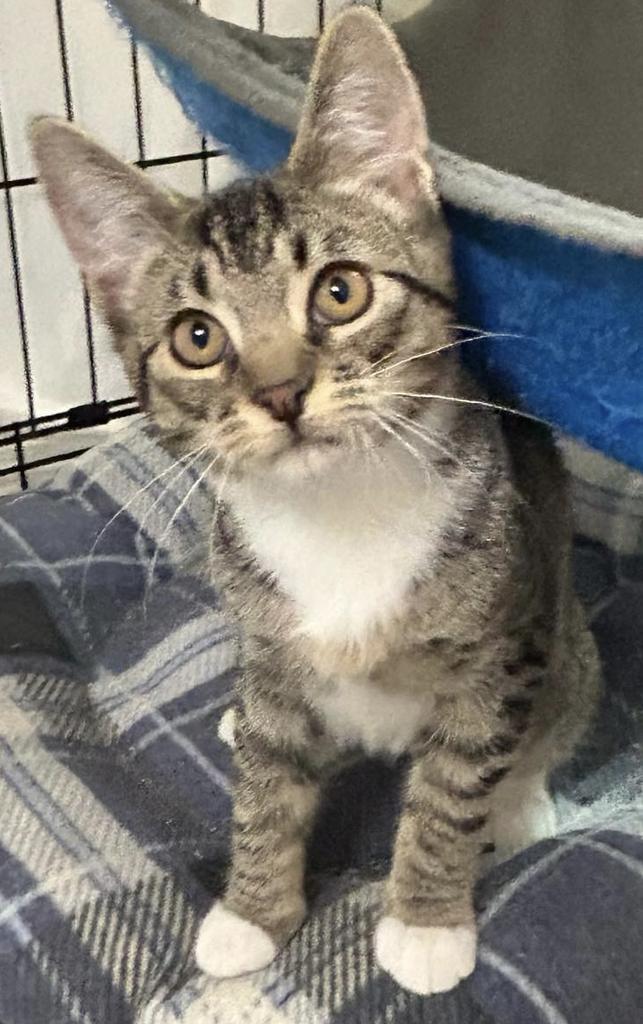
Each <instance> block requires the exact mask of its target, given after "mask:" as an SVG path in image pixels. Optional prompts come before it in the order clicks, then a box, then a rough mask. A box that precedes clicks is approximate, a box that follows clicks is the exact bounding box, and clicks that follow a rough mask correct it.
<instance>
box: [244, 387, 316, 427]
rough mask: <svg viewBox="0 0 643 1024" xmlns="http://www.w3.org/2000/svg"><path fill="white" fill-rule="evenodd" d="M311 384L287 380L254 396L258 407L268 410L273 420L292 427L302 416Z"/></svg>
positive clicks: (263, 389)
mask: <svg viewBox="0 0 643 1024" xmlns="http://www.w3.org/2000/svg"><path fill="white" fill-rule="evenodd" d="M309 390H310V383H308V384H302V382H301V381H300V380H286V381H283V383H282V384H273V385H272V386H271V387H269V388H260V389H259V391H255V393H254V395H253V396H252V400H253V402H255V404H256V405H261V406H262V407H263V408H264V409H267V410H268V412H269V413H270V415H271V416H272V417H273V419H276V420H281V421H282V422H283V423H288V424H290V426H292V425H293V424H294V423H295V422H296V420H298V419H299V417H300V416H301V414H302V411H303V408H304V402H305V400H306V395H307V394H308V391H309Z"/></svg>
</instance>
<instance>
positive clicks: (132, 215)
mask: <svg viewBox="0 0 643 1024" xmlns="http://www.w3.org/2000/svg"><path fill="white" fill-rule="evenodd" d="M31 141H32V146H33V151H34V156H35V160H36V164H37V166H38V173H39V177H40V180H41V181H42V183H43V184H44V187H45V191H46V193H47V198H48V200H49V203H50V205H51V207H52V209H53V211H54V214H55V216H56V219H57V221H58V224H59V225H60V228H61V230H62V232H63V235H64V236H65V240H66V242H67V245H68V246H69V248H70V250H71V252H72V255H73V256H74V257H75V259H76V261H77V263H78V264H79V266H80V269H81V270H82V272H83V274H84V275H85V276H86V278H87V280H88V283H89V285H90V287H91V288H92V290H93V291H94V293H95V294H97V297H98V298H99V299H100V300H101V303H102V305H103V306H104V308H105V310H106V312H107V313H108V315H111V314H116V313H118V312H119V311H125V310H126V309H127V307H128V302H129V298H130V294H129V293H130V291H131V289H132V288H133V286H134V284H135V280H136V275H137V270H138V269H139V268H140V267H142V266H144V265H145V264H146V262H147V261H148V260H149V259H150V258H151V257H152V256H153V255H154V254H155V253H156V252H158V251H159V250H161V249H163V248H164V247H167V246H168V245H171V244H172V237H171V236H172V230H173V227H174V226H175V224H176V223H177V220H178V215H179V212H180V201H179V199H178V198H177V197H175V196H174V195H173V194H171V193H169V192H165V191H164V190H162V189H159V188H157V187H156V186H155V185H154V183H153V182H152V181H150V179H149V178H148V177H147V176H146V175H145V174H143V172H142V171H139V170H138V168H135V167H131V166H130V165H129V164H127V163H124V162H123V161H122V160H119V159H118V158H117V157H115V156H113V155H112V154H111V153H109V152H108V151H107V150H106V149H103V147H102V146H99V145H98V144H97V143H96V142H94V141H93V139H90V138H89V136H88V135H85V133H84V132H82V131H80V130H79V129H78V128H76V127H75V126H73V125H70V124H68V123H67V122H66V121H63V120H61V119H59V118H53V117H39V118H37V119H36V120H35V121H34V122H33V123H32V126H31Z"/></svg>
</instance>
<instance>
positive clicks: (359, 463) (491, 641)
mask: <svg viewBox="0 0 643 1024" xmlns="http://www.w3.org/2000/svg"><path fill="white" fill-rule="evenodd" d="M33 139H34V147H35V152H36V158H37V161H38V165H39V168H40V172H41V175H42V179H43V181H44V183H45V187H46V190H47V194H48V196H49V200H50V202H51V204H52V206H53V209H54V211H55V213H56V215H57V217H58V220H59V222H60V225H61V227H62V230H63V232H64V234H65V236H66V239H67V242H68V244H69V246H70V248H71V250H72V252H73V253H74V255H75V257H76V259H77V260H78V262H79V264H80V266H81V268H82V270H83V272H84V274H85V275H86V278H87V280H88V282H89V284H90V286H91V288H92V291H93V294H94V295H95V297H96V298H97V300H98V301H99V302H100V303H101V305H102V308H103V309H104V311H105V314H106V316H107V318H108V320H109V323H110V324H111V326H112V328H113V333H114V337H115V342H116V346H117V348H118V350H119V351H120V352H121V353H122V356H123V359H124V361H125V365H126V367H127V369H128V371H129V374H130V376H131V379H132V381H133V383H134V385H135V386H136V389H137V392H138V395H139V398H140V401H141V404H142V405H143V407H144V408H145V409H146V410H147V413H148V415H149V416H150V417H151V418H152V419H153V420H154V422H155V423H156V425H157V426H158V428H159V430H160V433H161V436H162V437H163V438H164V441H165V443H166V445H167V446H168V448H170V449H171V450H172V451H173V452H175V453H177V454H179V455H181V456H187V455H188V453H194V455H190V456H189V457H190V458H196V457H197V453H198V452H205V453H206V454H205V458H206V459H207V463H206V465H210V464H211V468H210V469H209V470H208V472H209V474H210V479H211V481H212V484H213V491H215V492H218V495H219V499H218V507H217V515H216V525H215V527H214V530H215V534H214V536H213V538H212V547H213V560H214V568H213V572H214V578H215V579H216V581H217V584H218V586H219V588H220V589H221V591H222V592H223V593H224V595H225V597H226V599H227V602H228V604H229V607H230V609H231V610H232V611H233V613H234V614H235V615H236V616H237V617H238V620H239V621H240V623H241V625H242V628H243V633H244V636H245V650H244V668H243V674H242V678H241V680H240V682H239V688H238V707H237V710H236V719H235V721H234V723H233V730H234V740H235V746H236V750H235V760H236V767H237V773H238V778H237V782H236V791H235V805H234V835H233V841H232V866H231V870H230V875H229V879H228V884H227V890H226V893H225V896H224V898H223V900H222V901H221V902H219V903H217V904H216V905H215V906H214V907H213V909H212V910H211V911H210V913H209V914H208V916H207V917H206V919H205V921H204V922H203V925H202V928H201V931H200V934H199V938H198V942H197V948H196V957H197V961H198V963H199V965H200V966H201V968H202V969H203V970H204V971H207V972H208V973H209V974H212V975H214V976H215V977H219V978H222V977H228V976H233V975H238V974H243V973H244V972H247V971H252V970H255V969H258V968H261V967H264V966H265V965H266V964H268V963H269V962H270V961H271V960H272V959H273V957H274V956H275V954H276V953H277V951H278V949H279V948H280V947H281V946H283V945H284V943H286V942H287V940H288V939H289V937H290V936H291V935H292V934H293V932H294V931H295V930H296V929H297V928H299V926H300V925H301V923H302V920H303V918H304V915H305V904H304V895H303V875H304V854H305V845H306V839H307V836H308V834H309V832H310V829H311V826H312V823H313V819H314V815H315V810H316V808H317V805H318V801H319V795H320V788H321V787H322V785H323V784H324V782H325V780H326V779H327V778H328V776H329V774H330V773H331V772H332V770H333V767H334V766H335V765H336V764H337V763H338V759H339V756H340V754H341V753H342V752H343V751H348V750H350V749H352V748H356V747H359V748H362V749H363V750H365V751H368V752H370V753H376V752H378V753H388V754H392V755H398V754H401V753H403V752H407V753H409V754H410V755H411V761H412V763H411V768H410V770H409V775H408V785H407V788H406V799H405V803H404V809H403V811H402V816H401V820H400V823H399V829H398V833H397V840H396V843H395V851H394V857H393V865H392V870H391V874H390V878H389V880H388V885H387V890H386V905H385V913H384V916H383V917H382V919H381V921H380V922H379V924H378V926H377V932H376V935H375V950H376V956H377V960H378V962H379V964H380V965H381V966H382V967H383V968H384V969H385V970H386V971H388V972H390V974H391V975H392V976H393V977H394V978H395V979H397V981H398V982H399V983H400V984H401V985H403V986H404V987H406V988H408V989H410V990H412V991H413V992H418V993H423V994H430V993H433V992H441V991H444V990H446V989H449V988H451V987H452V986H454V985H456V984H457V982H458V981H459V980H460V979H461V978H464V977H466V976H467V975H468V974H469V973H470V972H471V971H472V970H473V966H474V962H475V955H476V927H475V920H474V911H473V901H472V889H473V883H474V879H475V874H476V862H477V859H478V857H479V853H480V850H481V848H482V846H483V843H485V842H489V841H493V842H494V843H495V844H496V848H497V849H498V850H499V851H500V852H501V853H502V854H506V853H508V852H511V851H512V850H515V849H518V848H520V847H521V846H524V845H526V844H528V843H530V842H532V841H534V840H536V839H538V838H539V837H541V836H543V835H546V834H548V833H549V832H550V830H551V827H552V821H551V817H552V812H551V804H550V800H549V797H548V795H547V791H546V778H547V775H548V773H549V771H550V770H551V768H552V766H554V765H555V764H557V763H558V762H559V761H560V760H561V759H562V758H564V757H566V756H568V755H569V753H570V751H571V750H572V749H573V746H574V744H575V743H576V741H577V740H578V738H579V736H580V735H581V733H582V731H583V729H584V728H585V726H586V723H587V721H588V719H589V716H590V713H591V711H592V709H593V706H594V703H595V694H596V687H597V676H598V674H597V662H596V656H595V650H594V645H593V643H592V640H591V638H590V635H589V633H588V632H587V629H586V627H585V625H584V623H583V620H582V616H581V613H580V611H579V607H578V604H577V602H576V599H575V598H574V596H573V593H572V586H571V582H570V525H569V517H568V511H567V500H566V496H565V487H564V480H563V474H562V471H561V468H560V465H559V460H558V457H557V454H556V451H555V449H554V447H553V445H552V443H551V440H550V438H549V436H548V433H547V432H546V431H545V430H544V429H541V428H539V427H534V426H533V425H532V424H530V423H528V424H525V423H523V422H521V421H520V420H518V419H516V418H515V417H514V418H513V421H512V422H504V421H503V419H502V417H501V416H499V415H498V413H497V412H495V411H493V410H492V409H490V408H488V407H487V406H485V405H484V403H483V404H476V403H477V402H479V400H480V392H479V391H478V390H476V387H475V386H474V384H473V383H472V382H471V380H470V379H469V378H468V376H467V375H466V373H465V371H464V370H463V368H462V366H461V365H460V362H459V359H458V349H457V335H455V334H454V333H453V324H454V322H455V316H456V314H455V308H454V297H455V293H454V285H453V278H452V270H451V263H450V256H449V238H448V235H447V231H446V228H445V225H444V221H443V219H442V215H441V212H440V203H439V199H438V194H437V187H436V181H435V177H434V174H433V171H432V169H431V166H430V164H429V163H428V158H427V148H428V139H427V133H426V127H425V114H424V110H423V107H422V102H421V99H420V96H419V93H418V90H417V87H416V85H415V82H414V80H413V78H412V76H411V73H410V72H409V70H408V68H407V65H406V63H405V60H404V57H403V55H402V53H401V51H400V49H399V47H398V45H397V43H396V41H395V38H394V37H393V35H392V34H391V33H390V32H389V31H388V30H387V29H386V28H385V27H384V25H383V24H382V22H381V21H380V20H379V19H378V18H377V17H376V16H375V15H373V14H371V13H369V12H368V11H367V10H365V9H362V8H350V9H349V10H348V11H347V12H345V13H344V14H343V15H340V17H339V18H337V19H336V20H335V21H334V22H333V23H332V25H331V26H330V27H329V28H328V30H327V31H326V33H325V34H324V36H323V39H322V41H321V44H320V46H319V50H318V55H317V60H316V63H315V67H314V71H313V76H312V82H311V85H310V88H309V90H308V95H307V99H306V103H305V109H304V112H303V116H302V119H301V124H300V127H299V131H298V134H297V137H296V140H295V143H294V146H293V149H292V152H291V154H290V157H289V159H288V161H287V163H286V165H285V166H284V167H283V168H281V169H280V170H279V171H278V172H277V173H276V174H275V175H274V176H272V177H270V178H261V179H258V180H253V181H247V180H244V181H239V182H237V183H235V184H233V185H231V186H228V187H227V188H225V189H224V190H223V191H221V192H219V193H217V194H215V195H213V196H211V197H209V198H208V199H206V200H204V201H197V200H188V199H185V198H182V197H179V196H177V195H174V194H169V193H167V192H164V191H161V190H160V189H158V188H157V187H156V186H155V185H153V184H152V182H151V181H150V180H149V179H148V178H146V177H145V176H144V175H143V174H142V173H140V172H139V171H137V170H133V169H131V168H130V167H128V166H126V165H125V164H123V163H121V162H120V161H118V160H116V159H115V158H114V157H112V156H110V155H109V154H108V153H106V152H105V151H104V150H103V149H101V148H99V147H98V146H97V145H95V144H94V143H93V142H92V141H90V140H89V139H88V138H87V137H86V136H85V135H83V134H82V133H81V132H79V131H78V130H77V129H75V128H73V127H71V126H69V125H68V124H66V123H62V122H60V121H57V120H52V119H41V120H39V121H37V122H36V124H35V126H34V129H33ZM445 396H447V397H445ZM448 396H451V397H448ZM211 460H214V461H211ZM227 724H228V726H229V725H230V724H231V723H230V722H228V723H227Z"/></svg>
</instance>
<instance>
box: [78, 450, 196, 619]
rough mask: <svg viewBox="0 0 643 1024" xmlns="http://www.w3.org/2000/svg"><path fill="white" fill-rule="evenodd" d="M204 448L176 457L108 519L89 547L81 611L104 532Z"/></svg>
mask: <svg viewBox="0 0 643 1024" xmlns="http://www.w3.org/2000/svg"><path fill="white" fill-rule="evenodd" d="M203 448H205V445H203V446H202V447H201V448H196V449H194V450H193V451H191V452H187V454H186V455H182V456H181V457H180V458H179V459H175V460H174V462H173V463H172V464H171V465H170V466H167V467H166V468H165V469H164V470H163V471H162V472H161V473H158V474H157V475H156V476H155V477H152V479H151V480H149V481H148V482H147V483H146V484H145V486H144V487H139V489H138V491H136V493H135V494H133V495H132V497H131V498H129V499H128V500H127V501H126V502H125V504H124V505H121V507H120V508H119V509H118V511H117V512H115V513H114V515H113V516H112V517H111V519H108V520H107V522H106V523H105V525H104V526H103V528H102V529H101V530H100V531H99V532H98V533H97V534H96V537H95V539H94V543H93V544H92V546H91V548H90V549H89V554H88V555H87V561H86V562H85V567H84V569H83V575H82V579H81V584H80V610H81V612H82V611H83V610H84V608H85V597H86V592H87V576H88V573H89V570H90V568H91V564H92V561H93V558H94V552H95V551H96V548H97V547H98V545H99V543H100V540H101V537H103V536H104V534H105V533H106V532H107V530H108V529H109V528H110V526H111V525H112V523H113V522H115V520H116V519H118V517H119V516H120V515H122V514H123V512H126V511H127V509H128V508H129V507H130V506H131V505H133V504H134V502H135V501H136V499H137V498H138V497H140V495H141V494H144V493H145V491H147V490H149V488H150V487H152V485H153V484H155V483H156V481H157V480H160V479H161V478H162V477H164V476H167V474H168V473H170V472H171V471H172V470H173V469H176V467H177V465H178V464H179V463H181V462H184V461H185V460H186V459H189V458H190V457H191V456H192V455H194V454H195V452H197V453H198V452H200V451H202V450H203ZM161 493H165V492H164V491H163V492H161Z"/></svg>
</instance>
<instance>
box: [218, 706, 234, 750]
mask: <svg viewBox="0 0 643 1024" xmlns="http://www.w3.org/2000/svg"><path fill="white" fill-rule="evenodd" d="M235 717H236V716H235V713H234V708H228V710H227V711H224V712H223V714H222V715H221V721H220V722H219V728H218V729H217V736H218V737H219V739H220V740H222V741H223V743H225V744H226V745H227V746H228V747H230V750H234V748H235V746H236V743H235V739H234V724H235Z"/></svg>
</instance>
